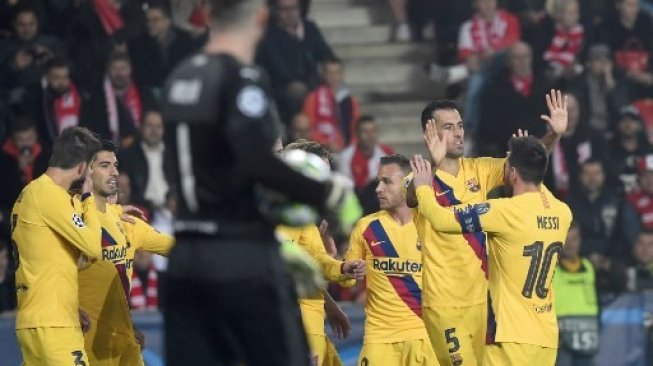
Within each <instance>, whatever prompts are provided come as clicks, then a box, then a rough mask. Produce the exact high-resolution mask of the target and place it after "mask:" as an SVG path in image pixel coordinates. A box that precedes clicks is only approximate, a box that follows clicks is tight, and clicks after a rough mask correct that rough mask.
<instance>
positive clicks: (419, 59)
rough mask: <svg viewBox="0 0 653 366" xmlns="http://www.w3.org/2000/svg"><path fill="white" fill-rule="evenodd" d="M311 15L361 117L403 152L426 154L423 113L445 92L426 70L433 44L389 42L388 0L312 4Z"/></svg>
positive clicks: (315, 1)
mask: <svg viewBox="0 0 653 366" xmlns="http://www.w3.org/2000/svg"><path fill="white" fill-rule="evenodd" d="M310 17H311V18H312V19H313V20H314V21H316V22H317V23H318V25H319V26H320V28H321V29H322V32H323V33H324V36H325V38H326V40H327V42H328V43H329V44H330V45H331V46H332V47H333V49H334V51H335V52H336V54H337V55H338V56H339V57H340V58H341V59H342V60H343V61H344V63H345V80H346V81H347V83H348V84H349V86H350V87H351V89H352V92H353V94H354V96H356V97H357V98H358V99H359V101H360V102H361V104H362V105H361V107H362V108H361V111H362V113H363V114H372V115H374V116H375V117H377V120H378V121H379V124H380V129H381V141H382V142H383V143H386V144H389V145H391V146H392V147H394V148H395V150H396V151H397V152H399V153H403V154H414V153H416V152H422V151H423V149H422V146H423V142H422V137H421V128H420V122H419V118H420V113H421V110H422V108H423V107H424V105H425V104H426V103H428V101H429V100H431V99H433V98H436V97H438V96H439V95H441V94H442V92H441V90H438V88H436V87H435V85H434V83H432V82H430V81H429V80H428V79H427V78H426V75H425V73H424V71H423V65H424V64H425V63H426V62H428V61H429V60H430V57H431V52H432V49H433V46H432V44H430V43H421V44H419V43H394V42H390V35H391V31H392V17H391V13H390V8H389V7H388V4H387V2H386V1H384V0H313V1H312V5H311V13H310Z"/></svg>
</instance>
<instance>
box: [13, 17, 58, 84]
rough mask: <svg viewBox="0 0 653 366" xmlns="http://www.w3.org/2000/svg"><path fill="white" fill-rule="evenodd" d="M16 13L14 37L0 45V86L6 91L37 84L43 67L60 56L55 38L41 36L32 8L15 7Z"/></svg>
mask: <svg viewBox="0 0 653 366" xmlns="http://www.w3.org/2000/svg"><path fill="white" fill-rule="evenodd" d="M15 11H16V13H15V15H14V19H13V29H14V34H13V36H12V37H11V38H9V39H7V40H5V41H3V42H1V43H0V70H1V71H0V86H1V87H4V88H7V89H13V88H16V87H25V86H27V85H30V84H34V83H38V82H40V81H41V77H42V76H43V74H44V73H45V65H46V63H47V62H48V61H49V60H51V59H52V58H53V57H55V56H58V57H61V56H62V52H63V49H62V48H61V45H60V43H59V41H57V39H56V38H54V37H50V36H46V35H43V34H41V27H40V23H39V18H38V15H37V13H36V10H35V9H34V8H32V7H27V6H18V7H17V9H16V10H15Z"/></svg>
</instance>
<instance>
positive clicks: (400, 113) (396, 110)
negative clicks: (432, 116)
mask: <svg viewBox="0 0 653 366" xmlns="http://www.w3.org/2000/svg"><path fill="white" fill-rule="evenodd" d="M428 103H429V100H426V99H425V100H420V101H403V102H375V103H367V104H363V105H362V106H361V109H362V110H363V111H364V113H366V114H371V115H373V116H379V117H387V116H391V117H409V118H413V119H417V120H419V117H420V116H421V114H422V109H423V108H424V107H425V106H426V104H428Z"/></svg>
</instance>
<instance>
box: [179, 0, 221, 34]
mask: <svg viewBox="0 0 653 366" xmlns="http://www.w3.org/2000/svg"><path fill="white" fill-rule="evenodd" d="M170 8H171V13H172V22H173V24H174V26H175V27H178V28H179V29H183V30H185V31H186V32H189V33H191V34H193V35H195V36H198V35H202V34H204V33H206V32H207V31H208V23H209V21H210V16H209V13H210V12H211V2H210V1H209V0H194V1H188V0H171V1H170Z"/></svg>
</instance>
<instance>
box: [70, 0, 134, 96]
mask: <svg viewBox="0 0 653 366" xmlns="http://www.w3.org/2000/svg"><path fill="white" fill-rule="evenodd" d="M143 19H144V15H143V3H142V1H123V0H93V1H82V2H80V5H79V8H78V10H77V12H76V16H75V17H74V18H73V19H72V21H71V26H70V28H69V33H70V34H69V38H70V39H71V44H70V47H69V50H70V51H69V52H70V57H71V59H72V60H73V64H74V65H75V72H76V75H77V76H78V78H77V80H78V81H79V84H80V88H81V89H83V90H85V91H88V92H89V93H92V92H93V91H94V90H95V89H96V88H99V86H100V85H102V80H103V79H104V72H105V70H104V68H102V67H98V65H106V61H107V59H108V58H109V55H110V54H111V53H112V52H114V51H116V50H120V51H123V52H124V51H127V48H126V47H127V42H128V41H129V40H132V39H133V38H135V37H136V36H137V35H138V34H140V33H141V32H142V31H143V25H142V24H143Z"/></svg>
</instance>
